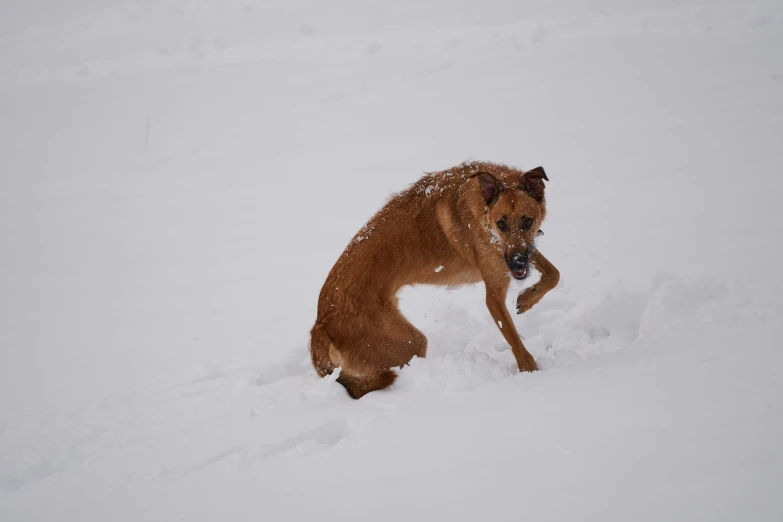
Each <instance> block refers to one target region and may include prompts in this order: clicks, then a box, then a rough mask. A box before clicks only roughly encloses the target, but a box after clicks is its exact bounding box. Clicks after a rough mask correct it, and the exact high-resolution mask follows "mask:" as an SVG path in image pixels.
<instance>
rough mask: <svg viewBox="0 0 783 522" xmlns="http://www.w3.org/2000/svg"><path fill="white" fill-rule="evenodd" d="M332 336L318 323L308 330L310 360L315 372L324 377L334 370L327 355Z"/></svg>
mask: <svg viewBox="0 0 783 522" xmlns="http://www.w3.org/2000/svg"><path fill="white" fill-rule="evenodd" d="M331 344H332V338H331V337H329V334H328V333H326V330H325V329H324V327H323V326H321V325H320V324H316V325H315V326H313V329H312V330H310V360H312V361H313V368H315V372H316V373H317V374H318V375H320V376H321V377H326V376H327V375H329V374H330V373H332V372H333V371H334V363H333V362H332V359H331V358H330V357H329V346H331Z"/></svg>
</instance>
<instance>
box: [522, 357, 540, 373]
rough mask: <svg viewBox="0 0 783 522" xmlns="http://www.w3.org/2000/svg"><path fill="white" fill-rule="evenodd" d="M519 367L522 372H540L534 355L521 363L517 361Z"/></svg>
mask: <svg viewBox="0 0 783 522" xmlns="http://www.w3.org/2000/svg"><path fill="white" fill-rule="evenodd" d="M517 367H518V368H519V371H520V372H534V371H536V370H538V365H537V364H536V361H535V359H533V356H532V355H529V356H527V357H525V358H524V359H523V360H521V361H517Z"/></svg>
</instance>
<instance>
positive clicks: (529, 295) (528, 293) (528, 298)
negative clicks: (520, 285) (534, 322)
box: [517, 286, 544, 314]
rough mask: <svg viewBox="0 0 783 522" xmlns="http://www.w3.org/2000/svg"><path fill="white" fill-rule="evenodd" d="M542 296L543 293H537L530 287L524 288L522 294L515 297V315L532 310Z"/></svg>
mask: <svg viewBox="0 0 783 522" xmlns="http://www.w3.org/2000/svg"><path fill="white" fill-rule="evenodd" d="M543 296H544V294H543V292H539V291H538V288H536V287H535V286H531V287H530V288H526V289H525V291H524V292H522V293H521V294H519V296H518V297H517V313H518V314H523V313H525V312H527V311H528V310H530V309H531V308H533V307H534V306H535V305H536V303H538V302H539V301H540V300H541V298H542V297H543Z"/></svg>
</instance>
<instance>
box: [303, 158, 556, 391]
mask: <svg viewBox="0 0 783 522" xmlns="http://www.w3.org/2000/svg"><path fill="white" fill-rule="evenodd" d="M544 180H546V181H549V178H548V177H547V175H546V173H545V172H544V169H543V168H542V167H536V168H534V169H531V170H529V171H527V172H524V171H522V170H518V169H515V168H512V167H508V166H506V165H501V164H495V163H489V162H470V163H462V164H461V165H458V166H455V167H452V168H450V169H448V170H444V171H441V172H434V173H428V174H426V175H425V176H424V177H422V178H421V179H419V180H418V181H417V182H415V183H414V184H413V185H411V186H410V187H409V188H408V189H407V190H405V191H403V192H400V193H398V194H396V195H394V196H392V197H391V198H390V199H389V201H388V202H387V203H386V205H384V207H383V208H381V210H380V211H378V213H377V214H375V216H373V217H372V219H370V221H369V222H368V223H367V224H366V225H365V226H364V227H363V228H362V229H361V230H360V231H359V232H358V233H357V234H356V235H355V236H354V237H353V239H352V240H351V242H350V243H349V244H348V246H347V247H346V248H345V250H344V251H343V253H342V255H341V256H340V258H339V259H338V260H337V262H336V263H335V265H334V267H333V268H332V270H331V271H330V272H329V275H328V276H327V278H326V282H325V283H324V286H323V288H322V289H321V293H320V295H319V298H318V312H317V318H316V323H315V325H314V326H313V328H312V330H311V331H310V356H311V359H312V363H313V366H314V368H315V371H316V372H317V373H318V375H320V376H321V377H324V376H326V375H329V374H331V373H332V372H333V371H334V370H335V368H337V367H340V368H341V369H340V373H339V376H338V377H337V382H339V383H340V384H342V385H343V386H344V387H345V389H346V390H347V391H348V394H349V395H350V396H351V397H353V398H354V399H359V398H360V397H362V396H363V395H365V394H366V393H369V392H371V391H374V390H380V389H382V388H385V387H387V386H389V385H390V384H392V383H393V382H394V380H395V379H396V377H397V375H396V373H395V372H394V371H393V370H392V368H401V367H403V366H404V365H405V364H407V363H408V362H409V361H410V360H411V359H412V358H413V357H414V356H418V357H424V356H425V355H426V353H427V338H426V337H425V336H424V335H423V334H422V333H421V332H420V331H419V330H417V329H416V328H415V327H414V326H413V325H412V324H411V323H409V322H408V320H407V319H406V318H405V317H404V316H403V315H402V314H401V313H400V310H399V308H398V300H397V292H398V291H399V290H400V288H402V287H403V286H406V285H412V284H430V285H464V284H473V283H479V282H481V281H483V282H484V285H485V287H486V304H487V308H488V309H489V313H490V314H491V316H492V318H493V319H494V321H495V323H496V325H497V326H498V328H499V329H500V332H501V333H502V334H503V337H504V338H505V339H506V341H507V342H508V344H509V345H511V350H512V352H513V354H514V357H515V358H516V362H517V366H518V367H519V370H520V371H525V372H532V371H535V370H536V369H537V367H536V362H535V360H534V359H533V356H532V355H530V353H529V352H528V351H527V349H525V346H524V344H523V343H522V339H521V338H520V336H519V334H518V333H517V330H516V327H515V326H514V322H513V321H512V320H511V316H510V314H509V311H508V308H507V307H506V305H505V298H506V295H507V293H508V288H509V285H510V282H511V281H510V280H511V278H512V277H513V278H514V279H518V280H521V279H525V278H526V277H527V276H528V272H529V270H530V267H531V264H534V265H535V266H536V268H537V269H538V271H539V272H540V273H541V279H540V280H539V281H538V282H537V283H536V284H535V285H533V286H531V287H528V288H527V289H525V290H524V291H523V292H522V293H520V294H519V296H518V297H517V313H523V312H526V311H527V310H530V308H532V307H533V306H534V305H535V304H536V303H538V302H539V301H540V300H541V298H542V297H544V295H546V293H547V292H549V291H550V290H552V289H553V288H554V287H555V286H557V284H558V282H559V280H560V273H559V272H558V270H557V269H556V268H555V267H554V266H553V265H552V263H550V262H549V261H548V260H547V259H546V258H545V257H544V256H543V255H542V254H541V253H540V252H539V251H538V250H537V249H536V245H535V238H536V236H537V235H540V233H541V232H540V231H541V223H542V222H543V220H544V218H545V217H546V201H545V197H544V189H545V185H544Z"/></svg>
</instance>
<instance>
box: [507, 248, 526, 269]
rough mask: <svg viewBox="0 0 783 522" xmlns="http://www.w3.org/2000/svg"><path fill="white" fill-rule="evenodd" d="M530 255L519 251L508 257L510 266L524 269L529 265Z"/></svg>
mask: <svg viewBox="0 0 783 522" xmlns="http://www.w3.org/2000/svg"><path fill="white" fill-rule="evenodd" d="M527 262H528V256H526V255H525V254H523V253H521V252H517V253H516V254H514V255H512V256H511V257H509V258H508V261H507V263H508V267H509V268H510V269H511V270H522V269H523V268H525V267H526V266H527Z"/></svg>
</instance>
